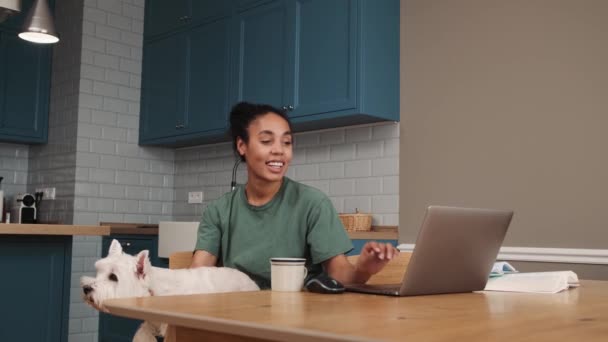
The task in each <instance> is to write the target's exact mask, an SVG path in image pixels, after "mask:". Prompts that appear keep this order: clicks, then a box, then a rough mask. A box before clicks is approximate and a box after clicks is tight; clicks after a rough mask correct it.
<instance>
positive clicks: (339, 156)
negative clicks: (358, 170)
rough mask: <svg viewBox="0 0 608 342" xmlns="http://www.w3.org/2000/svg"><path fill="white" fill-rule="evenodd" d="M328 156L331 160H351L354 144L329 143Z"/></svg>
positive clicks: (353, 154)
mask: <svg viewBox="0 0 608 342" xmlns="http://www.w3.org/2000/svg"><path fill="white" fill-rule="evenodd" d="M329 156H330V159H331V160H332V161H340V160H353V159H354V158H355V146H354V145H353V144H344V145H331V146H330V147H329Z"/></svg>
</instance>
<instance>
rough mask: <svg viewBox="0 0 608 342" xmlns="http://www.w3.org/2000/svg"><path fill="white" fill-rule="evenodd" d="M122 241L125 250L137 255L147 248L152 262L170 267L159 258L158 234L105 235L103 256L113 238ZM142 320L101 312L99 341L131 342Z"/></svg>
mask: <svg viewBox="0 0 608 342" xmlns="http://www.w3.org/2000/svg"><path fill="white" fill-rule="evenodd" d="M113 239H116V240H118V241H119V242H120V245H121V246H122V250H123V252H125V253H127V254H131V255H136V254H137V253H139V252H140V251H142V250H145V249H147V250H148V251H149V252H150V253H149V255H150V263H151V264H152V266H156V267H165V268H167V267H168V264H167V262H166V260H163V259H159V258H158V236H156V235H119V234H112V235H109V236H104V237H103V238H102V241H101V250H102V257H104V258H105V257H106V256H107V255H108V250H109V248H110V244H111V243H112V240H113ZM141 323H142V321H138V320H135V319H129V318H124V317H119V316H113V315H109V314H105V313H102V312H100V313H99V342H122V341H124V342H131V341H132V339H133V336H134V335H135V332H136V331H137V329H138V328H139V325H140V324H141Z"/></svg>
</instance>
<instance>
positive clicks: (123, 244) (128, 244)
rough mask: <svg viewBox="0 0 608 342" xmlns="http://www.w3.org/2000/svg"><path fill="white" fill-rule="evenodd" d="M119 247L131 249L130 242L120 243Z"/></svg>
mask: <svg viewBox="0 0 608 342" xmlns="http://www.w3.org/2000/svg"><path fill="white" fill-rule="evenodd" d="M120 245H121V246H123V247H131V243H130V242H121V243H120Z"/></svg>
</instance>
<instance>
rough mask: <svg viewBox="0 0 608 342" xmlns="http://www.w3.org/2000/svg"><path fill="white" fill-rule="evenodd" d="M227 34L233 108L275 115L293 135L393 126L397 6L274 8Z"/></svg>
mask: <svg viewBox="0 0 608 342" xmlns="http://www.w3.org/2000/svg"><path fill="white" fill-rule="evenodd" d="M234 31H235V32H236V33H235V34H236V37H235V38H234V39H233V41H235V42H236V47H235V55H236V56H235V57H234V58H233V64H234V65H235V66H236V67H235V71H234V74H235V76H234V79H233V83H234V84H236V96H234V95H233V96H234V100H235V101H234V102H237V101H242V100H245V101H251V102H262V103H271V104H273V105H275V106H277V107H279V108H283V109H284V110H286V111H288V113H289V116H290V118H291V119H292V121H293V123H294V128H295V129H296V130H307V129H316V128H329V127H336V126H343V125H350V124H360V123H367V122H374V121H382V120H391V121H398V120H399V1H392V0H382V1H365V0H361V1H353V0H333V1H324V0H285V1H277V2H275V3H271V4H269V5H266V6H260V7H257V8H254V9H252V10H250V11H247V12H243V13H241V14H238V20H237V27H236V29H235V30H234Z"/></svg>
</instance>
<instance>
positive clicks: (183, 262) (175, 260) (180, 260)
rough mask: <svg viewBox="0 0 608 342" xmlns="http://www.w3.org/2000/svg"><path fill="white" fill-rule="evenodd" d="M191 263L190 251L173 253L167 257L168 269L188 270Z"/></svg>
mask: <svg viewBox="0 0 608 342" xmlns="http://www.w3.org/2000/svg"><path fill="white" fill-rule="evenodd" d="M191 263H192V251H184V252H173V253H171V255H169V268H170V269H179V268H189V267H190V264H191Z"/></svg>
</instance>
